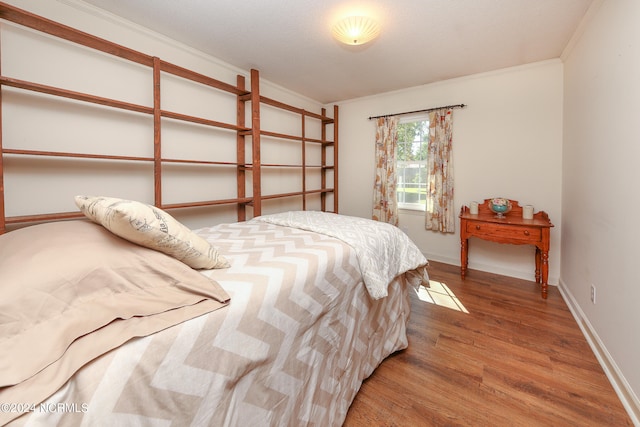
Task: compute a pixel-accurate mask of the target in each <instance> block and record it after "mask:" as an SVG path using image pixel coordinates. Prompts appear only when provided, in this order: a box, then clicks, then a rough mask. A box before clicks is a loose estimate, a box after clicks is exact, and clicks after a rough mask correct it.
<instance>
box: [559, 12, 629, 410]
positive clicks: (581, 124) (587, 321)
mask: <svg viewBox="0 0 640 427" xmlns="http://www.w3.org/2000/svg"><path fill="white" fill-rule="evenodd" d="M638 22H640V2H638V1H637V0H606V1H597V2H596V3H595V5H594V7H593V8H592V9H591V16H590V19H589V20H588V21H587V23H586V25H585V26H584V28H583V32H582V35H581V36H580V37H579V38H578V39H577V42H576V43H575V45H574V46H573V48H572V49H571V50H570V51H569V52H568V55H567V57H566V59H565V73H564V74H565V76H564V78H565V90H564V98H565V106H564V117H565V121H564V146H563V159H564V160H563V166H562V167H563V173H564V178H563V189H562V192H563V203H562V267H561V288H562V289H564V290H565V293H566V295H567V299H568V300H569V302H570V303H571V304H572V305H573V308H574V310H575V312H576V313H577V314H578V316H579V324H584V325H586V326H585V327H586V330H587V333H588V334H589V335H591V338H592V340H593V342H594V344H595V346H596V348H597V351H598V352H599V356H600V357H601V359H603V360H604V362H605V366H607V365H609V367H610V368H611V374H612V375H613V379H614V381H616V382H617V383H618V384H617V385H618V386H619V387H620V388H622V389H623V390H622V392H623V397H624V395H625V394H626V395H627V396H626V397H627V398H628V400H629V401H630V402H631V404H632V406H633V407H634V409H633V410H634V411H635V417H636V419H635V420H636V422H640V421H638V420H640V403H639V400H638V396H639V395H640V362H639V361H640V332H639V330H638V326H640V309H639V308H640V307H639V304H640V270H638V268H637V266H636V262H638V258H640V248H639V246H638V242H640V228H639V227H638V226H637V225H636V224H635V217H636V216H637V213H638V212H640V198H639V197H638V191H637V186H638V183H640V167H639V161H640V103H639V102H638V101H639V99H638V97H639V96H640V26H639V25H638ZM591 284H593V285H595V286H596V303H595V304H592V303H591V301H590V286H591ZM625 387H626V390H624V388H625ZM623 400H624V399H623Z"/></svg>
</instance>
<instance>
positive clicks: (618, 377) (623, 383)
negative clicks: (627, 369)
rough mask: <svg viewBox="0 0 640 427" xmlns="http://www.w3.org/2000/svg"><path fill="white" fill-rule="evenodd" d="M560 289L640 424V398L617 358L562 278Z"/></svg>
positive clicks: (633, 419) (602, 363) (624, 402)
mask: <svg viewBox="0 0 640 427" xmlns="http://www.w3.org/2000/svg"><path fill="white" fill-rule="evenodd" d="M558 289H559V290H560V294H561V295H562V297H563V298H564V301H565V302H566V303H567V306H568V307H569V310H570V311H571V314H573V317H574V318H575V319H576V322H577V323H578V326H579V327H580V330H582V333H583V335H584V336H585V338H586V339H587V342H588V343H589V346H590V347H591V349H592V350H593V352H594V354H595V355H596V358H597V359H598V362H600V366H602V369H603V370H604V373H605V374H606V375H607V378H609V381H610V382H611V385H612V386H613V388H614V390H615V391H616V394H617V395H618V397H619V398H620V401H621V402H622V405H623V406H624V408H625V409H626V410H627V413H628V414H629V417H630V418H631V421H632V422H633V424H634V425H635V426H640V400H639V399H638V396H636V395H635V393H634V392H633V390H632V389H631V387H630V386H629V383H628V382H627V380H626V378H625V377H624V375H623V374H622V372H620V369H619V368H618V365H616V362H615V360H613V358H612V357H611V354H609V351H608V350H607V348H606V347H605V346H604V344H603V343H602V341H601V340H600V338H599V337H598V334H597V333H596V331H595V330H594V329H593V327H592V326H591V323H590V322H589V319H587V317H586V316H585V315H584V312H583V311H582V309H581V308H580V306H579V305H578V303H577V302H576V300H575V298H574V297H573V295H572V294H571V291H570V290H569V289H568V288H567V286H566V285H565V284H564V282H563V281H562V280H560V281H559V286H558Z"/></svg>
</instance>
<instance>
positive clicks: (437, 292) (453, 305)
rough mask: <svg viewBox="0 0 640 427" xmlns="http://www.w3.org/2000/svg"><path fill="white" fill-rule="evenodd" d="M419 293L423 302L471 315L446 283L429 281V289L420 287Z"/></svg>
mask: <svg viewBox="0 0 640 427" xmlns="http://www.w3.org/2000/svg"><path fill="white" fill-rule="evenodd" d="M417 293H418V298H420V300H421V301H424V302H428V303H430V304H436V305H439V306H442V307H446V308H450V309H452V310H456V311H461V312H463V313H469V311H467V309H466V308H465V307H464V305H462V303H461V302H460V300H459V299H458V297H457V296H456V295H455V294H454V293H453V292H452V291H451V289H449V287H448V286H447V285H446V284H445V283H442V282H438V281H436V280H429V287H428V288H426V287H424V286H420V288H419V289H418V292H417Z"/></svg>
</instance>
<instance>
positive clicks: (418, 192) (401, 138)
mask: <svg viewBox="0 0 640 427" xmlns="http://www.w3.org/2000/svg"><path fill="white" fill-rule="evenodd" d="M428 144H429V119H428V117H424V116H423V117H420V118H416V117H413V118H412V119H407V120H403V121H401V122H400V123H399V124H398V145H397V148H396V150H397V152H396V174H397V177H398V178H397V182H396V194H397V197H398V208H400V209H413V210H421V211H424V209H425V206H426V199H427V152H428V151H427V149H428Z"/></svg>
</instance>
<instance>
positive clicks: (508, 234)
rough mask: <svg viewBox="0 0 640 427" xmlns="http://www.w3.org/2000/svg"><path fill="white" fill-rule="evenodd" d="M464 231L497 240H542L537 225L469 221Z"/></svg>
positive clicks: (540, 231)
mask: <svg viewBox="0 0 640 427" xmlns="http://www.w3.org/2000/svg"><path fill="white" fill-rule="evenodd" d="M466 231H467V233H468V234H469V235H471V236H479V237H489V238H495V239H498V240H499V239H505V240H522V241H524V242H539V241H541V240H542V230H541V229H540V228H538V227H527V226H519V225H508V224H491V223H486V222H482V223H481V222H473V221H470V222H467V230H466Z"/></svg>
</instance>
